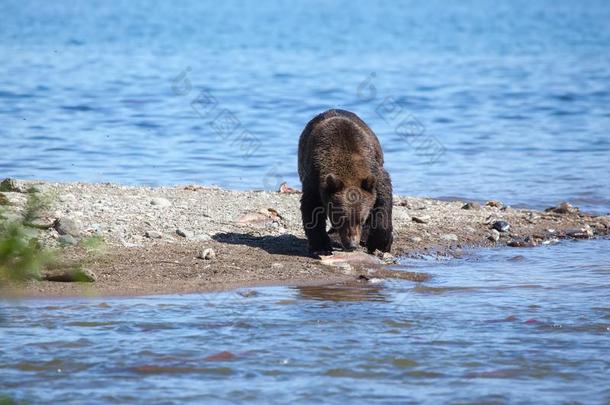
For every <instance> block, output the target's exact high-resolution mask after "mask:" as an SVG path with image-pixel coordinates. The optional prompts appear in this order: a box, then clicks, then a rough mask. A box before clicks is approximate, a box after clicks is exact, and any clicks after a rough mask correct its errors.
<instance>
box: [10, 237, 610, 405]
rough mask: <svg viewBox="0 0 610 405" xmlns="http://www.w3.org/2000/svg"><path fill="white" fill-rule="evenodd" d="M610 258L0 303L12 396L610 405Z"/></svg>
mask: <svg viewBox="0 0 610 405" xmlns="http://www.w3.org/2000/svg"><path fill="white" fill-rule="evenodd" d="M609 252H610V240H601V241H586V242H582V241H581V242H570V241H566V242H562V243H560V244H558V245H555V246H545V247H540V248H536V249H528V250H523V249H520V250H514V249H513V250H510V249H503V250H483V251H479V252H476V253H475V254H471V255H467V256H465V257H464V258H462V259H456V260H448V261H436V260H427V261H421V260H419V261H411V262H409V263H408V265H409V266H413V267H415V268H416V269H417V270H419V271H426V272H429V273H430V274H432V275H433V279H432V280H431V281H429V282H426V283H423V284H415V283H411V282H404V281H402V282H398V281H385V282H383V283H381V284H366V285H361V286H355V287H343V288H340V287H337V286H329V287H315V288H314V287H303V288H289V287H281V288H280V287H278V288H260V289H256V290H254V291H256V292H257V294H253V293H251V291H252V290H242V291H234V292H226V293H217V294H202V295H183V296H165V297H142V298H127V299H108V298H95V297H93V298H82V299H60V300H25V301H3V302H1V301H0V313H1V314H2V316H3V320H2V323H1V324H0V336H2V345H1V346H0V376H1V377H2V378H0V393H5V394H8V393H10V394H12V397H13V398H14V399H16V400H24V401H28V402H30V403H41V402H46V403H125V402H139V403H151V402H154V403H168V402H177V403H237V402H242V401H243V402H249V403H269V402H276V403H345V402H346V401H348V402H356V403H371V402H376V403H380V402H383V403H430V404H437V403H465V402H467V403H530V402H531V401H533V400H535V402H536V403H608V401H610V388H609V387H608V381H609V380H610V355H609V353H610V292H609V291H610V265H609V264H608V263H610V253H609ZM600 262H603V263H604V264H600ZM246 292H247V293H246Z"/></svg>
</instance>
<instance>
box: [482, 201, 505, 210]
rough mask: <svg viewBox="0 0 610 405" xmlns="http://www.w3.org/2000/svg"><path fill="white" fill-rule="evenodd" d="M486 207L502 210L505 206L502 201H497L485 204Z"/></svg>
mask: <svg viewBox="0 0 610 405" xmlns="http://www.w3.org/2000/svg"><path fill="white" fill-rule="evenodd" d="M485 206H487V207H495V208H502V207H503V206H504V204H502V202H501V201H496V200H489V201H487V202H486V203H485Z"/></svg>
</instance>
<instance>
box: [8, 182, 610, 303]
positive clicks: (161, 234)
mask: <svg viewBox="0 0 610 405" xmlns="http://www.w3.org/2000/svg"><path fill="white" fill-rule="evenodd" d="M16 184H17V187H16V189H15V190H13V191H11V192H3V193H2V194H3V195H4V196H5V197H6V200H8V202H9V203H10V205H8V208H9V210H10V211H11V212H12V213H14V214H15V215H16V214H18V213H19V212H20V211H22V210H23V207H24V204H25V201H26V199H27V195H26V194H25V193H24V191H25V190H26V189H27V188H28V187H32V186H34V187H36V188H37V189H38V190H39V191H40V192H41V193H43V194H45V195H49V196H51V198H52V201H53V203H52V208H51V209H49V210H48V212H46V213H45V215H43V216H42V217H41V218H40V219H39V221H38V227H39V228H41V230H40V231H39V232H40V236H39V237H40V239H41V241H42V242H43V243H44V244H45V245H46V246H49V247H55V248H59V249H62V254H61V258H62V260H64V261H68V262H69V261H81V262H82V263H84V265H85V267H86V268H87V270H89V271H90V272H92V273H93V274H94V275H95V279H96V281H95V282H93V283H69V282H55V281H30V282H27V283H26V284H25V285H23V286H21V288H20V289H19V291H16V290H13V289H12V288H11V289H7V288H5V289H4V294H19V295H21V296H33V297H36V296H40V297H53V296H76V295H83V294H86V295H101V296H121V295H149V294H169V293H192V292H204V291H217V290H225V289H231V288H238V287H252V286H260V285H316V284H326V283H335V282H350V281H355V280H367V279H370V278H388V277H389V278H391V277H396V278H403V279H409V280H415V281H425V280H426V275H425V274H418V273H411V272H409V271H408V269H406V270H405V269H404V268H402V269H397V268H396V267H392V265H391V264H392V263H393V262H395V257H393V256H409V257H418V256H421V255H433V256H434V255H442V256H446V255H451V256H460V255H463V254H464V253H465V252H467V249H470V248H475V247H508V248H515V249H518V248H532V247H535V246H539V245H544V244H550V243H555V242H556V241H557V240H559V239H562V238H583V239H585V238H587V239H588V238H594V237H599V236H604V235H608V234H610V228H609V218H608V217H607V216H594V215H589V214H586V213H582V212H579V210H578V209H577V208H574V207H571V206H570V205H563V206H558V207H556V208H555V209H552V210H546V211H535V210H529V209H514V208H511V207H508V206H505V205H503V204H502V203H501V202H498V201H493V200H491V201H488V202H479V203H477V202H467V201H439V200H434V199H426V198H415V197H403V196H395V197H394V205H395V207H394V218H393V220H394V237H395V242H394V247H393V250H392V255H386V256H385V257H383V256H381V255H379V258H376V257H373V256H370V255H366V254H365V253H364V250H363V251H362V252H357V253H352V254H350V255H346V254H344V253H342V252H341V251H337V252H335V255H334V256H333V257H330V258H324V259H323V260H320V258H315V257H311V256H309V255H308V251H307V241H306V239H305V236H304V233H303V230H302V225H301V219H300V211H299V198H300V193H299V192H298V191H296V192H289V193H285V192H264V191H230V190H224V189H220V188H214V187H205V186H199V185H180V186H175V187H155V188H151V187H128V186H121V185H116V184H108V183H104V184H83V183H49V182H37V181H17V182H16ZM494 228H496V229H497V230H496V229H494ZM506 228H508V229H506ZM92 236H98V237H101V238H99V239H103V244H102V246H101V248H100V250H99V251H97V252H96V253H95V254H92V253H91V252H90V251H87V249H85V248H84V247H83V246H82V244H81V243H80V242H79V241H83V240H86V239H87V238H90V237H92ZM388 264H389V265H388ZM52 271H55V270H45V272H52Z"/></svg>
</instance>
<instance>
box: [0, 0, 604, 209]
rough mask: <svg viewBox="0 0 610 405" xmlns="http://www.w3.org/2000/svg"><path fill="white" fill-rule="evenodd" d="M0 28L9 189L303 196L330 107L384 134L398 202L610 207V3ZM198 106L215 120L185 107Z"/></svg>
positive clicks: (67, 14) (42, 14)
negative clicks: (304, 134) (180, 187)
mask: <svg viewBox="0 0 610 405" xmlns="http://www.w3.org/2000/svg"><path fill="white" fill-rule="evenodd" d="M0 13H1V15H2V16H3V19H2V24H0V60H1V61H2V63H0V124H1V125H0V150H1V151H2V153H1V154H0V174H2V175H5V176H14V177H18V178H38V179H52V180H64V181H65V180H82V181H96V182H102V181H110V182H122V183H129V184H151V185H155V184H176V183H189V182H197V183H204V184H218V185H221V186H226V187H230V188H236V189H257V188H264V189H275V188H276V187H277V184H278V183H279V182H281V181H283V180H286V181H289V183H291V184H292V185H293V186H298V178H297V174H296V150H297V139H298V136H299V134H300V132H301V130H302V129H303V127H304V125H305V124H306V122H307V121H308V120H309V119H311V118H312V117H313V116H314V115H315V114H317V113H319V112H321V111H323V110H325V109H327V108H330V107H342V108H346V109H349V110H352V111H354V112H356V113H357V114H359V115H360V116H361V117H362V118H363V119H364V120H365V121H367V122H368V123H369V124H370V126H371V127H372V128H373V129H374V130H375V131H376V132H377V134H378V135H379V137H380V139H381V142H382V145H383V147H384V149H385V153H386V160H387V167H388V168H389V171H390V173H391V174H392V176H393V179H394V183H395V189H396V191H397V192H398V193H401V194H409V195H420V196H432V197H448V196H459V197H464V198H473V199H488V198H496V199H502V200H505V201H506V202H508V203H510V204H513V205H520V204H525V205H529V206H532V207H536V208H542V207H546V206H549V205H552V204H555V203H557V202H558V201H561V200H570V201H572V202H574V203H576V204H577V205H580V206H582V207H584V208H586V209H590V210H593V211H598V212H608V211H610V197H609V195H608V189H609V186H610V176H608V173H610V109H609V107H608V106H609V105H610V51H609V50H610V3H608V2H607V1H603V0H600V1H587V2H586V3H583V2H574V1H550V0H549V1H536V2H531V1H515V2H510V4H503V5H498V4H497V2H493V1H482V0H471V1H465V2H460V4H459V5H457V4H454V5H447V4H446V3H445V2H441V1H431V2H425V4H421V2H415V1H407V2H401V3H400V4H395V3H392V2H380V3H379V4H375V5H372V4H370V2H367V1H364V0H360V1H332V2H328V1H296V2H295V1H290V2H289V1H259V2H256V3H252V2H249V1H245V0H242V1H230V2H212V1H201V2H198V1H186V2H180V3H179V4H174V3H173V2H168V3H161V2H154V3H153V2H147V1H138V0H136V1H129V2H127V1H124V2H119V1H111V2H107V1H91V2H87V3H82V4H73V2H68V1H54V2H45V1H17V0H14V1H13V0H5V1H3V2H2V3H1V4H0ZM182 74H185V75H184V76H181V75H182ZM181 78H184V79H186V80H187V81H188V83H187V82H186V81H184V80H180V79H181ZM176 79H178V80H176ZM369 79H370V80H369ZM202 94H204V95H207V96H206V97H205V99H206V100H207V99H209V97H213V100H214V106H215V108H214V109H212V108H209V107H210V106H211V105H210V104H209V103H204V104H205V105H204V106H203V107H202V106H201V105H199V108H198V111H199V112H196V111H195V110H194V109H193V107H192V105H191V103H192V102H193V100H195V99H199V100H200V101H201V98H200V96H201V95H202ZM208 96H209V97H208ZM217 118H219V119H218V120H217ZM244 131H246V135H243V132H244Z"/></svg>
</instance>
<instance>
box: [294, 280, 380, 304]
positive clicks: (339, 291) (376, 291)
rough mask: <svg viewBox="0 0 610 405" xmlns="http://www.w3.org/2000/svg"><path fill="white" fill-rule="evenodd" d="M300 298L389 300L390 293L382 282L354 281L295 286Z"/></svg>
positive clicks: (348, 300) (354, 300) (338, 300)
mask: <svg viewBox="0 0 610 405" xmlns="http://www.w3.org/2000/svg"><path fill="white" fill-rule="evenodd" d="M295 289H296V290H297V291H298V293H299V298H301V299H309V300H321V301H335V302H341V301H347V302H350V301H351V302H357V301H377V302H387V301H388V293H387V292H386V291H384V288H383V285H382V284H376V283H370V282H366V281H363V282H353V283H342V284H334V285H323V286H307V287H295Z"/></svg>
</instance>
